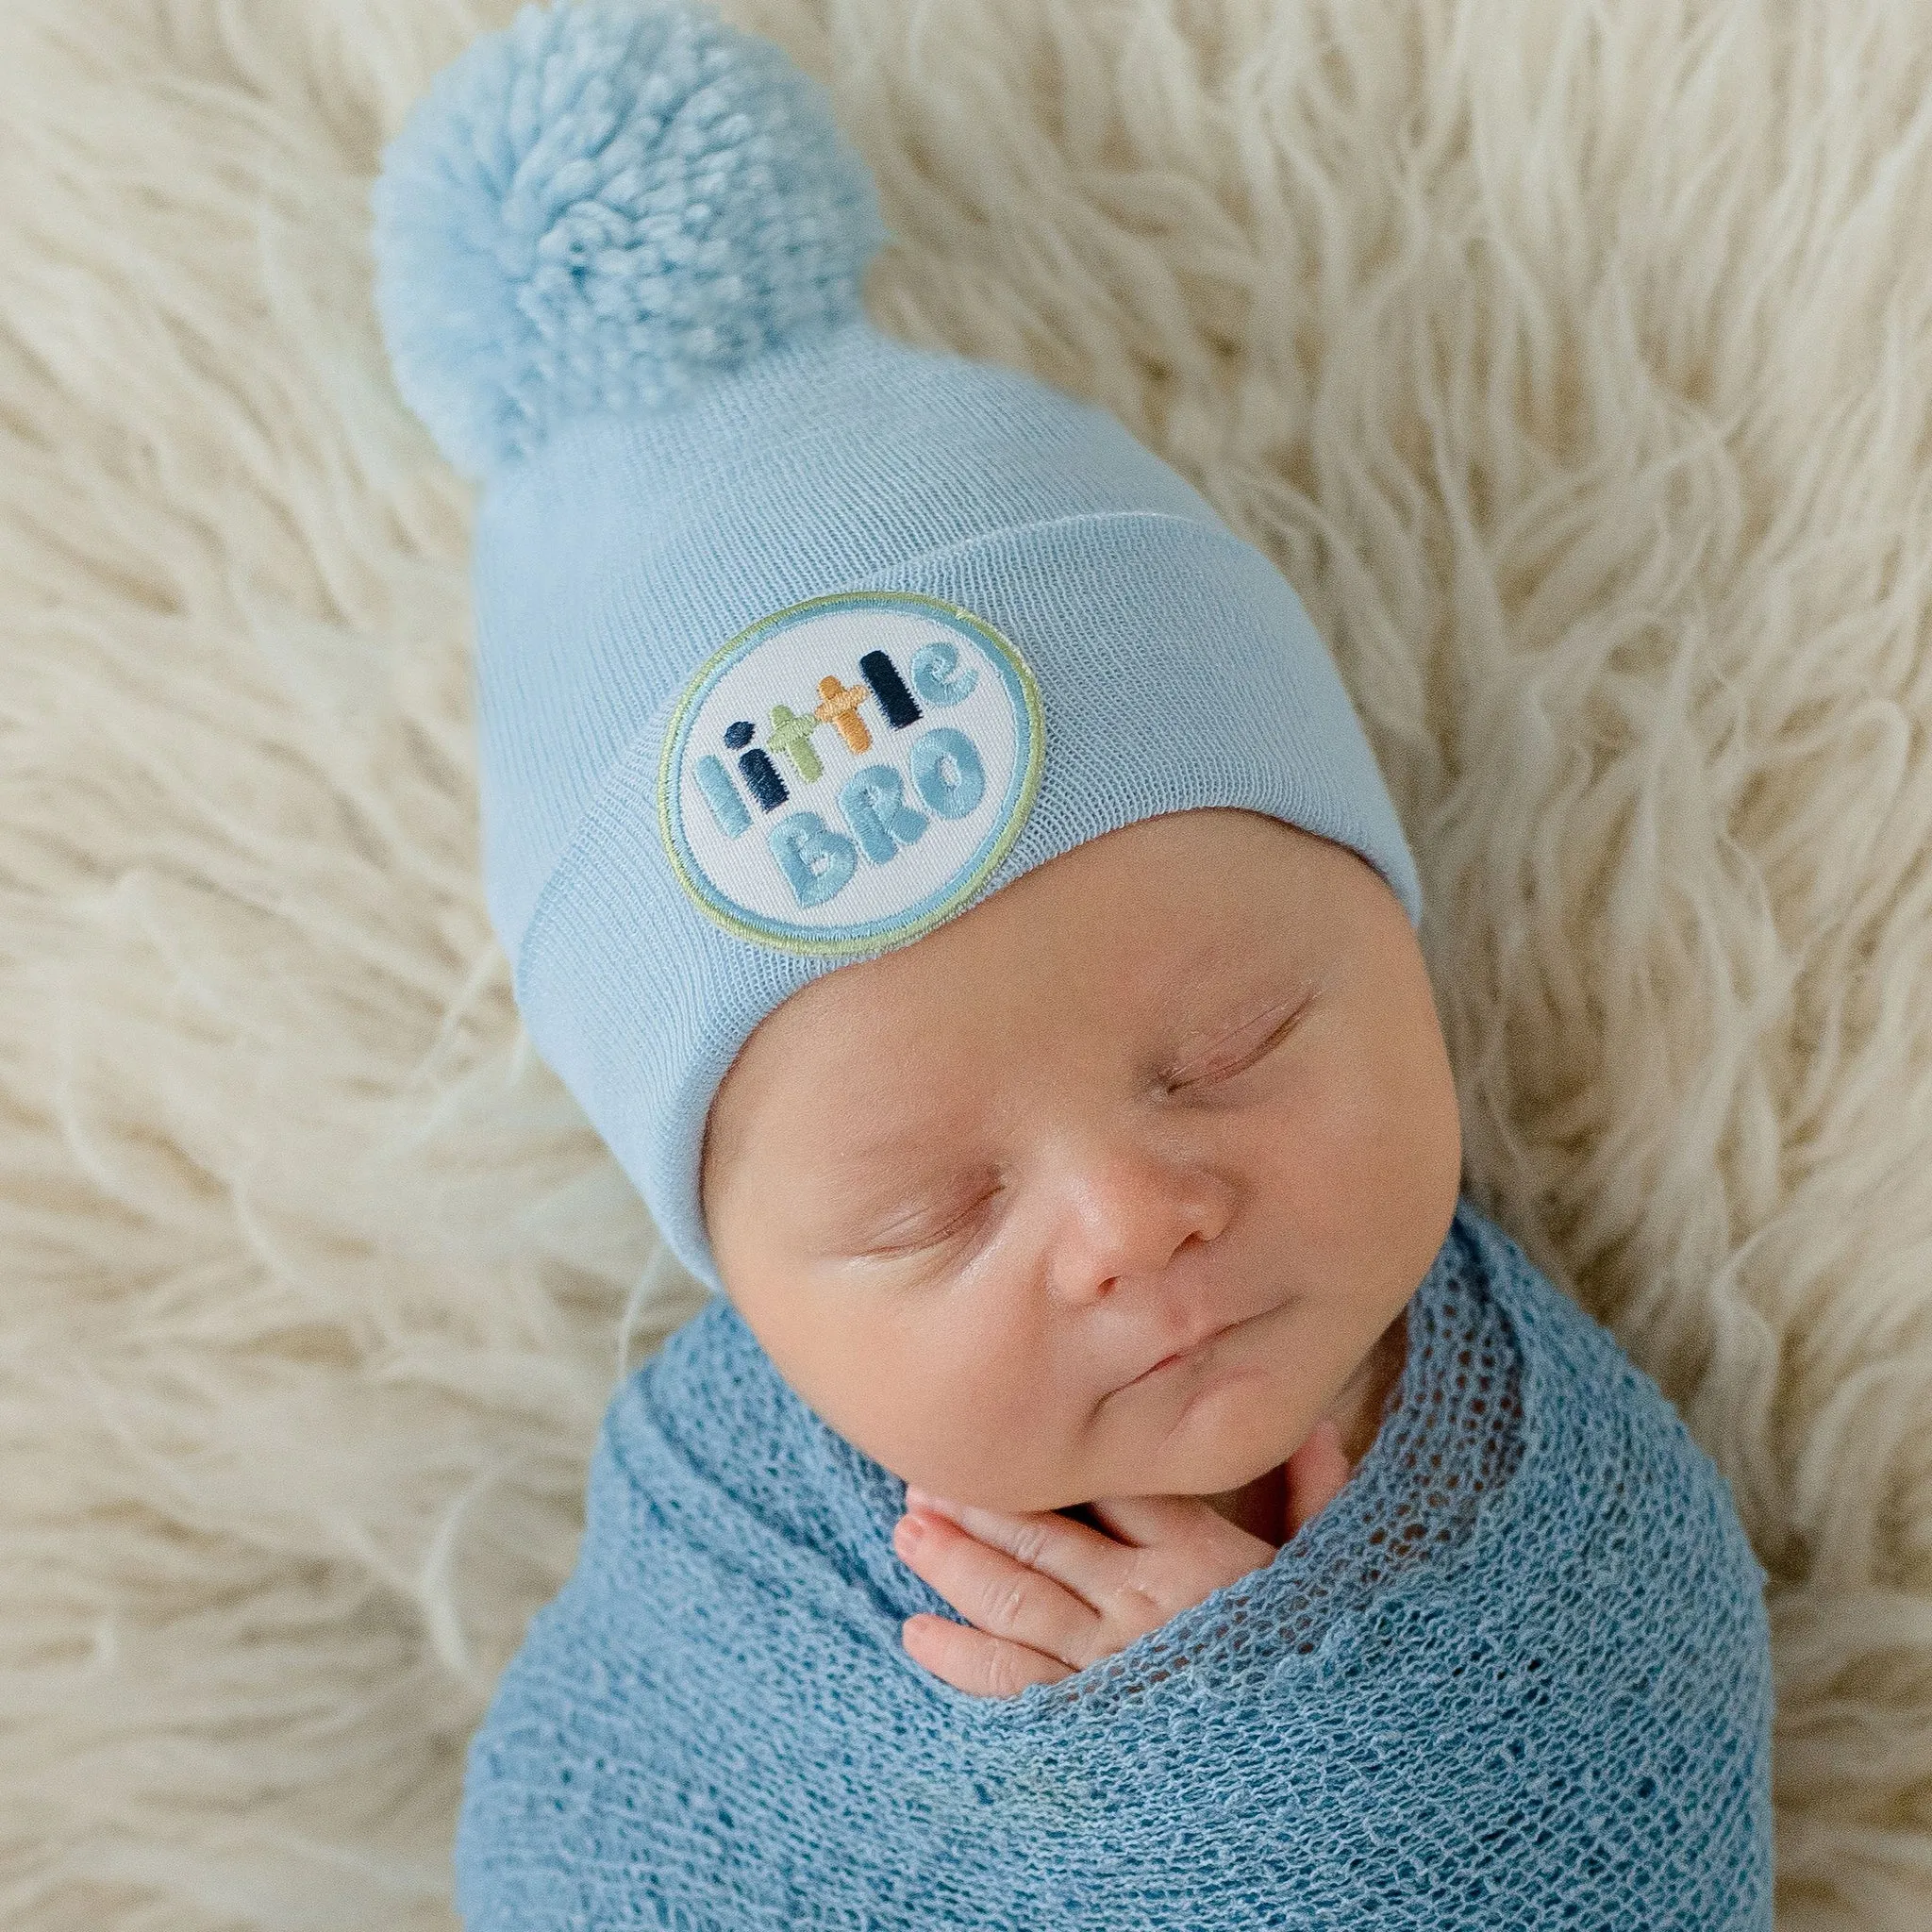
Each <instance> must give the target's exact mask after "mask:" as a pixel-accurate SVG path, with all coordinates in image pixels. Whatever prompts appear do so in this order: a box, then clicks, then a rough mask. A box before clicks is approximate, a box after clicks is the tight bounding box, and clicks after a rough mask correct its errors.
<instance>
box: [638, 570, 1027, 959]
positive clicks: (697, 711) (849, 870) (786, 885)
mask: <svg viewBox="0 0 1932 1932" xmlns="http://www.w3.org/2000/svg"><path fill="white" fill-rule="evenodd" d="M1042 750H1043V745H1042V741H1041V724H1040V699H1039V694H1038V692H1037V691H1036V690H1035V688H1034V683H1033V677H1032V674H1031V673H1030V672H1029V671H1028V670H1027V668H1026V666H1025V664H1024V662H1023V661H1022V659H1021V658H1020V657H1019V654H1018V653H1017V652H1015V651H1014V649H1013V648H1012V646H1011V645H1010V644H1008V642H1007V641H1006V640H1005V639H1004V638H1002V637H1001V636H1000V635H999V633H998V632H997V631H995V630H994V629H993V628H992V627H991V625H987V624H984V623H982V622H981V621H980V620H979V619H978V618H976V617H974V616H973V615H972V614H971V613H970V612H967V611H964V610H960V609H958V608H957V607H956V606H953V605H950V604H942V603H941V602H939V601H938V600H937V599H934V598H929V597H921V596H915V595H913V594H911V593H909V592H906V591H848V592H844V593H842V594H841V595H838V596H831V597H815V598H813V599H812V600H811V601H810V602H808V603H805V604H796V605H793V606H792V607H791V608H789V609H786V610H780V611H778V612H776V613H775V614H774V615H773V616H771V617H768V618H765V619H764V620H762V621H761V622H760V623H758V624H756V625H752V627H751V628H750V629H749V630H747V631H744V632H742V633H741V634H740V635H739V636H738V637H736V638H734V639H733V640H732V641H731V642H730V643H728V644H726V645H725V646H724V649H723V650H721V651H720V652H719V653H718V654H717V655H716V656H715V657H714V658H711V659H710V661H709V662H708V663H707V664H706V665H704V666H703V668H702V669H700V671H699V672H698V674H697V675H696V676H695V677H694V678H693V679H692V680H691V686H690V688H689V689H688V690H687V691H686V692H685V694H684V698H683V700H682V702H681V703H680V704H679V706H678V708H677V711H676V713H675V716H674V717H673V719H672V722H671V725H670V728H669V730H668V731H667V732H666V734H665V741H664V757H663V762H662V766H661V768H660V772H659V778H658V817H659V821H660V824H661V826H662V830H663V834H664V842H665V846H666V849H667V850H668V851H669V852H670V854H671V859H672V864H673V866H674V867H675V870H676V873H677V875H678V878H679V879H680V881H681V882H682V883H683V885H684V888H685V890H686V891H688V892H689V893H690V894H691V897H692V898H693V899H695V900H696V901H697V903H698V904H699V905H700V906H701V907H703V908H704V909H705V910H706V911H707V912H708V913H709V914H710V915H711V917H712V918H714V919H716V920H718V921H719V922H720V924H724V925H725V926H726V927H728V928H729V929H730V930H731V931H733V932H735V933H738V934H740V935H741V937H743V938H746V939H754V940H758V941H763V942H764V943H766V944H768V945H774V946H780V947H783V948H785V949H786V950H788V951H792V952H803V953H843V952H861V951H874V950H876V949H878V948H879V947H880V946H881V944H883V943H890V942H891V941H895V940H901V939H906V938H910V937H911V936H912V935H914V934H915V933H917V932H920V931H923V930H924V929H925V928H926V927H928V926H932V925H936V924H939V922H940V921H941V920H942V919H945V918H947V917H949V916H950V915H951V914H952V913H953V912H955V911H957V910H958V909H959V908H960V907H962V906H963V905H964V904H965V903H966V902H967V901H968V900H969V899H970V898H971V897H972V896H973V894H974V892H975V891H977V890H978V889H979V887H980V886H981V885H982V884H983V883H984V882H985V880H986V879H987V877H988V876H989V874H991V872H992V869H993V868H994V867H995V866H996V865H997V864H998V863H999V862H1000V860H1001V859H1002V858H1005V857H1006V855H1007V853H1008V850H1009V849H1010V847H1011V845H1012V842H1013V840H1014V839H1015V838H1016V837H1017V836H1018V834H1019V830H1020V827H1021V825H1022V824H1023V823H1024V820H1025V817H1026V813H1027V810H1028V808H1030V807H1031V805H1032V803H1033V796H1034V792H1035V791H1036V790H1037V789H1038V786H1039V781H1040V765H1041V754H1042Z"/></svg>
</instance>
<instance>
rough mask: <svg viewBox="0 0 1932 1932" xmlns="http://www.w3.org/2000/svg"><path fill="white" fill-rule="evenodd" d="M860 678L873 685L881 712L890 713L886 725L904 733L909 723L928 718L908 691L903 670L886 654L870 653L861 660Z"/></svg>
mask: <svg viewBox="0 0 1932 1932" xmlns="http://www.w3.org/2000/svg"><path fill="white" fill-rule="evenodd" d="M858 675H859V676H861V677H862V678H864V679H865V681H866V683H868V684H869V685H871V686H872V691H873V695H874V697H875V698H877V699H878V701H879V709H880V710H882V711H883V712H884V713H885V714H886V723H887V724H890V725H891V727H892V729H893V730H894V731H898V730H902V729H903V728H904V727H905V726H906V725H908V724H918V723H919V721H920V719H921V718H922V717H923V716H924V713H923V712H922V711H921V710H920V708H919V706H918V705H917V704H916V703H915V702H914V700H913V696H912V693H911V692H910V691H908V690H907V689H906V680H905V679H904V678H903V677H901V676H900V675H899V667H898V666H897V665H896V664H894V663H893V662H892V660H891V658H889V657H887V656H886V654H885V653H884V652H883V651H868V652H867V653H866V654H865V656H864V657H862V658H860V659H859V660H858Z"/></svg>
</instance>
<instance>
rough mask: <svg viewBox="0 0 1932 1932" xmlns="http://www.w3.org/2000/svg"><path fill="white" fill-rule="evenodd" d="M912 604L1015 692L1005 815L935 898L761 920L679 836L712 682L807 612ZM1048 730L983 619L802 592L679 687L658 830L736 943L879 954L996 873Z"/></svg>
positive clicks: (911, 596)
mask: <svg viewBox="0 0 1932 1932" xmlns="http://www.w3.org/2000/svg"><path fill="white" fill-rule="evenodd" d="M880 605H885V606H888V607H898V608H906V607H913V608H917V609H920V610H923V611H928V612H937V613H938V614H939V615H940V617H941V620H942V621H944V622H946V623H947V624H948V625H951V626H956V627H957V626H963V627H964V628H965V629H967V630H969V631H971V632H972V634H973V636H974V638H975V639H976V640H977V641H979V642H980V643H981V644H982V645H984V646H985V648H986V649H987V651H988V654H989V656H990V657H991V659H992V662H993V664H994V666H995V667H996V668H997V669H998V671H999V672H1000V675H1001V676H1002V679H1003V680H1004V682H1005V684H1006V687H1007V691H1008V696H1009V698H1010V697H1017V699H1018V700H1019V702H1018V703H1017V704H1016V705H1015V707H1014V713H1015V717H1016V720H1024V729H1025V736H1026V745H1025V757H1024V759H1020V758H1016V759H1015V760H1014V769H1013V775H1012V778H1011V780H1010V782H1009V783H1008V787H1007V794H1006V797H1005V799H1004V800H1003V801H1002V804H1001V813H1002V819H1001V823H1000V825H999V829H998V830H997V832H994V833H991V834H989V839H990V840H991V843H990V844H989V845H988V846H987V849H986V850H985V851H984V852H982V853H981V854H980V855H979V856H978V858H976V859H974V861H973V862H972V869H971V870H970V871H969V872H968V873H967V874H965V876H964V877H962V878H959V879H958V880H956V881H955V882H953V883H951V884H949V885H946V886H944V887H942V888H941V889H940V892H939V896H938V897H937V898H935V897H934V896H933V894H930V893H928V894H927V895H926V898H925V899H924V900H922V901H920V902H919V903H918V904H917V905H915V906H912V907H908V908H907V910H906V911H905V912H904V913H902V914H900V915H898V916H896V917H893V918H890V919H875V920H871V921H868V922H867V923H866V924H863V925H859V926H854V927H850V928H847V929H844V930H839V929H837V928H835V929H834V930H833V931H832V932H830V933H824V932H811V931H809V930H808V929H805V928H801V927H799V926H796V925H792V924H786V923H783V922H780V921H777V920H771V919H765V918H762V917H760V916H759V915H758V914H757V913H754V912H752V911H750V910H748V909H747V908H744V907H742V906H740V905H739V904H737V902H736V901H734V900H730V899H727V898H725V897H724V894H723V893H722V892H720V891H717V890H716V888H715V887H713V886H712V885H711V882H710V880H709V879H708V877H707V876H706V874H705V873H704V870H703V868H702V867H701V866H700V865H699V864H698V862H697V860H696V858H695V857H694V856H693V855H692V854H691V851H690V848H689V844H688V841H687V840H686V838H685V832H684V814H683V800H682V796H681V787H680V786H679V784H678V783H677V780H678V779H679V777H680V776H681V775H682V773H683V769H684V753H685V745H686V741H687V739H688V738H689V736H690V733H691V724H693V722H694V721H695V719H696V716H697V710H698V707H699V706H700V705H701V704H702V703H703V702H704V699H705V698H706V696H707V695H708V693H709V691H710V690H711V688H712V686H713V685H715V684H716V683H717V681H718V680H719V678H721V677H722V676H723V675H724V673H725V672H726V671H727V670H729V669H730V667H731V666H732V665H733V664H735V663H737V661H738V660H739V659H740V658H743V657H745V656H747V655H749V654H750V653H751V652H752V651H754V650H756V649H757V648H758V645H759V644H761V643H763V642H765V641H767V639H768V638H770V637H771V636H773V635H774V634H775V633H776V632H777V631H780V630H787V629H790V628H791V625H794V624H796V623H798V622H799V621H800V620H801V619H803V618H805V617H807V616H809V615H812V614H815V613H816V614H826V613H829V612H831V611H833V610H838V609H854V608H876V607H878V606H880ZM1045 752H1046V728H1045V720H1044V718H1043V717H1042V715H1041V708H1040V690H1039V687H1038V685H1037V684H1036V683H1035V682H1034V677H1033V672H1032V668H1031V667H1030V666H1029V665H1028V664H1027V662H1026V660H1025V658H1023V657H1021V655H1020V654H1019V652H1018V651H1016V650H1015V649H1014V648H1013V646H1012V645H1011V644H1010V643H1008V641H1007V640H1006V639H1005V638H1004V637H1002V636H1001V635H1000V633H999V632H998V631H996V630H995V629H994V628H993V627H992V625H990V624H988V623H987V622H986V621H985V619H984V618H980V617H975V616H974V614H973V612H972V611H970V610H966V609H962V608H960V607H959V606H958V605H957V604H948V603H947V602H946V601H945V600H944V599H943V598H941V597H928V596H925V595H924V594H922V593H921V592H919V591H833V592H831V593H830V594H829V595H826V596H823V597H808V598H807V599H806V600H805V602H804V603H802V604H789V605H787V606H786V607H785V608H784V609H782V610H774V611H772V612H771V613H770V614H769V615H768V616H765V617H761V618H759V619H758V622H757V623H756V624H752V625H746V627H745V628H744V629H743V630H741V631H740V632H739V633H738V634H737V636H735V637H733V638H731V639H730V640H729V641H726V642H725V643H723V644H721V645H720V646H719V647H718V649H717V650H715V651H713V652H712V653H711V655H710V656H709V657H708V658H706V659H705V661H704V662H703V663H702V664H701V665H699V667H698V668H697V670H696V671H695V672H694V673H693V674H692V675H691V682H690V683H689V684H687V685H686V686H685V689H684V695H683V696H682V697H681V698H680V699H679V700H678V703H677V708H676V710H675V711H674V712H673V713H672V716H671V722H670V724H668V725H667V726H666V727H665V731H664V746H663V750H662V751H661V753H660V754H659V756H658V835H659V837H660V838H661V839H662V840H663V841H664V850H665V852H666V853H667V854H668V855H669V857H670V859H671V869H672V871H673V872H674V873H675V874H676V875H677V882H678V884H679V885H680V886H682V887H683V888H684V891H685V894H686V896H687V897H688V898H690V899H691V901H692V903H693V904H694V905H696V906H697V908H699V910H700V911H702V912H703V913H705V914H706V916H707V917H708V918H709V919H711V920H713V921H714V922H715V923H716V924H719V925H722V926H723V927H724V929H725V930H726V931H727V932H729V933H732V934H734V935H735V936H736V937H738V938H739V939H744V940H751V941H756V942H757V943H758V944H759V945H766V946H772V947H774V948H776V949H778V950H779V951H782V952H788V953H797V954H802V955H805V956H807V957H809V958H839V957H841V956H842V955H846V954H857V953H871V952H881V951H885V950H888V949H889V948H890V947H891V946H892V945H895V944H903V943H904V942H906V941H909V940H915V939H918V938H919V937H920V936H921V935H922V934H924V933H927V932H930V931H931V930H932V928H933V927H934V926H936V925H939V924H942V923H943V922H944V921H946V920H948V919H950V918H951V917H952V916H953V915H954V913H956V912H958V910H959V909H960V908H961V907H963V906H964V905H965V904H966V902H967V901H968V900H969V899H971V898H972V897H973V895H974V893H975V892H976V891H978V890H979V889H980V887H981V886H983V885H984V884H985V883H986V881H987V879H988V878H989V877H991V874H992V873H993V870H994V869H995V868H996V867H997V866H998V864H999V862H1000V861H1001V860H1002V859H1003V858H1006V856H1007V854H1008V852H1010V851H1011V850H1012V849H1013V841H1015V840H1016V839H1017V838H1018V837H1019V836H1020V829H1021V827H1022V826H1023V825H1024V824H1025V823H1026V820H1027V818H1028V817H1029V816H1030V814H1031V813H1032V810H1033V802H1034V800H1035V798H1036V797H1037V796H1038V795H1039V791H1040V774H1041V765H1042V764H1043V763H1044V761H1045Z"/></svg>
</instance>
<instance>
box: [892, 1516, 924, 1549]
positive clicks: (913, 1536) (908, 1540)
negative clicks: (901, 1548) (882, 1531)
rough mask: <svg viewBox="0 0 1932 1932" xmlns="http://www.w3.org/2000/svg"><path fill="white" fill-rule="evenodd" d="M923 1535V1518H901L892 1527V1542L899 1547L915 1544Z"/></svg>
mask: <svg viewBox="0 0 1932 1932" xmlns="http://www.w3.org/2000/svg"><path fill="white" fill-rule="evenodd" d="M924 1534H925V1518H924V1517H923V1516H902V1517H900V1519H899V1520H898V1522H897V1523H895V1524H893V1525H892V1541H894V1542H895V1543H899V1544H901V1545H909V1544H912V1543H916V1542H917V1541H919V1540H920V1538H921V1537H923V1536H924Z"/></svg>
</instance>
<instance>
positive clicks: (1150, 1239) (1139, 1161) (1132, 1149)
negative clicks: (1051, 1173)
mask: <svg viewBox="0 0 1932 1932" xmlns="http://www.w3.org/2000/svg"><path fill="white" fill-rule="evenodd" d="M1234 1208H1235V1191H1234V1188H1233V1187H1232V1185H1231V1184H1230V1183H1229V1182H1228V1181H1227V1180H1226V1179H1225V1178H1224V1177H1223V1176H1222V1175H1220V1174H1216V1173H1215V1172H1214V1171H1213V1170H1212V1169H1211V1168H1210V1167H1208V1166H1206V1165H1204V1164H1202V1163H1199V1162H1196V1161H1192V1160H1187V1159H1181V1158H1174V1157H1173V1156H1169V1155H1164V1154H1162V1153H1160V1152H1158V1151H1157V1150H1154V1149H1150V1148H1147V1147H1144V1146H1140V1145H1136V1144H1135V1143H1134V1142H1132V1141H1123V1142H1113V1143H1108V1144H1105V1145H1103V1146H1102V1147H1099V1148H1095V1149H1090V1150H1089V1153H1088V1158H1085V1159H1084V1160H1081V1161H1079V1162H1078V1163H1076V1164H1074V1165H1073V1166H1072V1167H1070V1170H1069V1172H1068V1174H1067V1178H1066V1182H1065V1188H1064V1207H1063V1210H1062V1213H1061V1216H1060V1223H1059V1227H1058V1239H1057V1241H1056V1242H1055V1253H1054V1261H1053V1268H1052V1275H1053V1281H1054V1287H1055V1290H1056V1291H1057V1292H1058V1294H1059V1295H1060V1296H1061V1297H1062V1298H1063V1299H1065V1300H1067V1301H1069V1302H1092V1301H1097V1300H1100V1299H1102V1298H1103V1297H1105V1296H1106V1295H1108V1294H1109V1293H1111V1292H1112V1291H1113V1290H1114V1289H1115V1288H1116V1287H1118V1286H1119V1285H1120V1284H1121V1283H1123V1282H1125V1281H1131V1280H1135V1279H1145V1278H1147V1277H1150V1276H1157V1275H1158V1274H1162V1273H1163V1272H1164V1271H1165V1270H1166V1269H1167V1268H1169V1267H1170V1266H1171V1265H1172V1264H1173V1263H1174V1259H1175V1257H1177V1256H1179V1255H1180V1254H1181V1253H1183V1251H1185V1250H1186V1249H1188V1248H1190V1247H1196V1246H1206V1245H1207V1244H1208V1242H1210V1241H1215V1240H1217V1239H1218V1238H1219V1237H1220V1236H1221V1235H1222V1234H1223V1233H1224V1231H1225V1229H1226V1227H1227V1225H1228V1224H1229V1222H1230V1221H1231V1220H1232V1219H1233V1216H1234Z"/></svg>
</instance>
